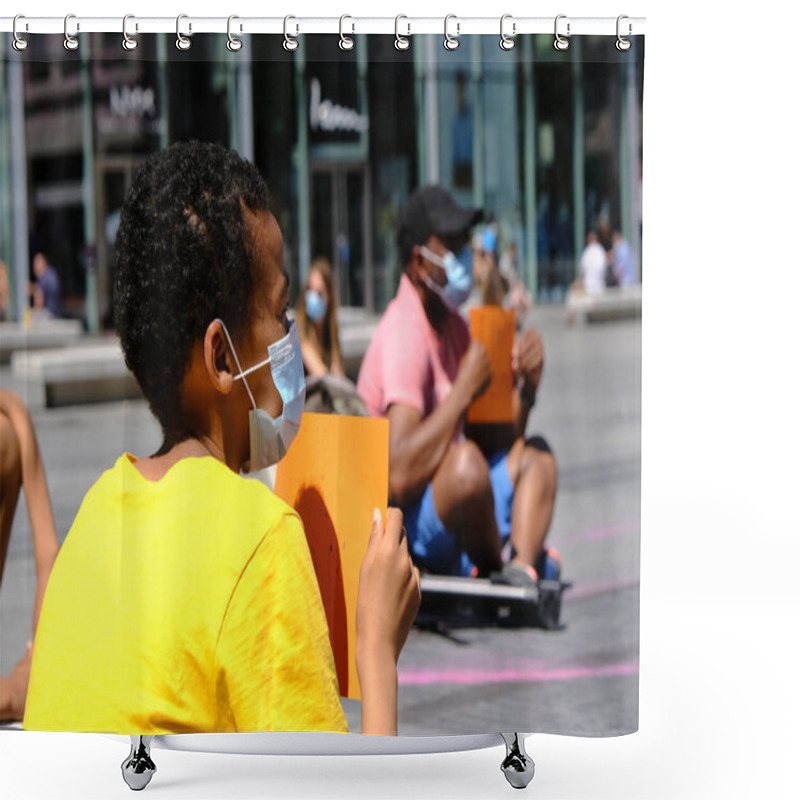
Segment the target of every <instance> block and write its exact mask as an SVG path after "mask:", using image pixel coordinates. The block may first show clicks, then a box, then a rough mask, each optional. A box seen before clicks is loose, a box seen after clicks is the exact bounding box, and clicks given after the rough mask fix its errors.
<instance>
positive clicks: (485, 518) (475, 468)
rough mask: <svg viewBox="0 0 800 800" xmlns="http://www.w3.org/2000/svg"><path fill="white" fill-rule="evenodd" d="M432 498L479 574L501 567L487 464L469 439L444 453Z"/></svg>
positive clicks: (443, 521)
mask: <svg viewBox="0 0 800 800" xmlns="http://www.w3.org/2000/svg"><path fill="white" fill-rule="evenodd" d="M433 502H434V505H435V507H436V513H437V514H438V515H439V519H440V520H441V521H442V524H443V525H444V526H445V527H446V528H447V529H448V530H450V531H452V532H453V533H454V534H455V535H456V536H457V537H458V543H459V545H460V546H461V547H462V548H463V549H464V550H465V551H466V553H467V555H468V556H469V557H470V559H471V560H472V562H473V563H474V564H475V565H476V566H477V567H478V571H479V572H480V573H481V574H487V573H489V572H491V571H493V570H498V569H500V568H501V566H502V562H501V559H500V535H499V533H498V532H497V520H496V519H495V515H494V494H493V493H492V484H491V480H490V477H489V466H488V464H487V463H486V459H485V458H484V457H483V454H482V453H481V451H480V449H479V448H478V446H477V445H475V444H474V443H473V442H471V441H468V440H467V441H464V442H462V443H461V444H459V445H458V446H456V447H453V448H451V449H450V451H449V452H448V454H447V455H446V456H445V458H444V460H443V461H442V463H441V466H440V467H439V469H438V470H437V472H436V475H435V476H434V478H433Z"/></svg>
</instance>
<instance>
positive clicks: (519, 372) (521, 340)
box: [511, 328, 544, 394]
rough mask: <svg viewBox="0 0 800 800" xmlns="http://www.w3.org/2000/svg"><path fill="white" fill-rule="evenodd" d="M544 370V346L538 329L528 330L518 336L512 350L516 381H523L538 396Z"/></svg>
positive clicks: (513, 370) (512, 363) (512, 366)
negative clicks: (537, 391) (537, 392)
mask: <svg viewBox="0 0 800 800" xmlns="http://www.w3.org/2000/svg"><path fill="white" fill-rule="evenodd" d="M543 368H544V346H543V345H542V337H541V336H540V335H539V331H537V330H536V328H526V329H525V330H524V331H522V332H521V333H520V334H519V336H517V338H516V341H515V342H514V347H513V348H512V350H511V371H512V373H513V375H514V380H515V381H517V380H519V379H522V381H523V382H524V383H525V384H526V385H527V387H528V389H529V391H530V392H531V393H532V394H536V390H537V389H538V388H539V381H540V380H541V378H542V369H543Z"/></svg>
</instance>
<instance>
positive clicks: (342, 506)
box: [275, 413, 389, 700]
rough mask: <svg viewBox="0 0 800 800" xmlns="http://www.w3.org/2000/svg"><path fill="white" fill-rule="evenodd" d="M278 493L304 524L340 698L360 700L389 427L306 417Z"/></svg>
mask: <svg viewBox="0 0 800 800" xmlns="http://www.w3.org/2000/svg"><path fill="white" fill-rule="evenodd" d="M275 494H276V495H278V497H280V498H281V499H282V500H284V501H286V502H287V503H288V504H289V505H290V506H292V508H294V509H295V510H296V511H297V513H298V514H299V515H300V518H301V519H302V520H303V527H304V528H305V531H306V539H307V540H308V546H309V549H310V551H311V560H312V561H313V562H314V570H315V572H316V573H317V581H318V582H319V588H320V593H321V595H322V604H323V606H324V607H325V616H326V617H327V620H328V630H329V632H330V637H331V648H332V650H333V658H334V661H335V663H336V674H337V676H338V678H339V694H340V695H341V696H342V697H352V698H354V699H356V700H358V699H360V698H361V687H360V686H359V684H358V673H357V672H356V601H357V599H358V578H359V573H360V570H361V562H362V561H363V559H364V553H366V551H367V543H368V542H369V535H370V531H371V530H372V513H373V509H375V508H378V509H380V512H381V515H382V516H383V517H384V519H385V517H386V507H387V503H388V494H389V421H388V420H386V419H370V418H369V417H346V416H340V415H336V414H311V413H305V414H303V420H302V422H301V424H300V430H299V432H298V434H297V438H296V439H295V441H294V442H293V443H292V446H291V447H290V448H289V452H288V453H287V454H286V456H284V458H283V459H282V460H281V461H280V463H279V464H278V468H277V471H276V475H275Z"/></svg>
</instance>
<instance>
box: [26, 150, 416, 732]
mask: <svg viewBox="0 0 800 800" xmlns="http://www.w3.org/2000/svg"><path fill="white" fill-rule="evenodd" d="M283 252H284V248H283V238H282V236H281V232H280V229H279V228H278V224H277V222H276V221H275V218H274V216H273V215H272V214H271V213H270V209H269V203H268V197H267V187H266V185H265V183H264V181H263V179H262V177H261V176H260V174H259V173H258V171H257V170H256V169H255V167H254V166H253V165H252V164H250V163H248V162H246V161H245V160H243V159H241V158H240V157H239V156H238V155H237V154H235V153H232V152H230V151H228V150H226V149H225V148H223V147H221V146H220V145H216V144H200V143H197V142H192V143H179V144H175V145H173V146H172V147H170V148H168V149H167V150H164V151H161V152H159V153H156V154H154V155H153V156H151V157H150V158H149V159H148V160H147V161H146V162H145V164H144V165H143V166H142V167H141V169H140V170H139V171H138V172H137V174H136V176H135V178H134V181H133V184H132V186H131V189H130V191H129V193H128V195H127V197H126V201H125V204H124V206H123V209H122V215H121V222H120V228H119V233H118V237H117V240H116V246H115V264H114V281H115V283H114V303H115V306H114V311H115V324H116V328H117V332H118V334H119V336H120V340H121V344H122V349H123V352H124V354H125V360H126V363H127V365H128V367H129V368H130V369H131V371H132V372H133V373H134V375H135V376H136V379H137V380H138V382H139V385H140V386H141V389H142V392H143V394H144V396H145V398H146V399H147V401H148V403H149V405H150V409H151V410H152V412H153V414H154V415H155V417H156V419H157V420H158V422H159V424H160V426H161V429H162V432H163V444H162V445H161V447H160V449H159V450H158V451H157V452H156V453H155V454H153V455H152V456H149V457H147V458H142V459H137V458H135V457H133V456H132V455H129V454H127V453H125V454H123V455H122V456H121V457H120V458H119V460H118V461H117V462H116V464H115V465H114V466H113V467H112V468H111V469H109V470H108V471H106V472H105V473H104V474H103V475H102V476H101V477H100V479H99V480H98V481H97V483H95V485H94V486H93V487H92V488H91V489H90V490H89V492H88V494H87V495H86V497H85V498H84V500H83V503H82V505H81V508H80V510H79V512H78V515H77V517H76V519H75V522H74V523H73V526H72V528H71V530H70V532H69V533H68V534H67V538H66V541H65V542H64V546H63V548H62V550H61V553H60V555H59V557H58V559H57V560H56V564H55V567H54V569H53V574H52V576H51V579H50V582H49V585H48V588H47V593H46V595H45V600H44V605H43V608H42V614H41V619H40V624H39V631H38V634H37V638H36V642H35V644H34V653H33V665H32V668H31V679H30V687H29V694H28V705H27V709H26V711H25V720H24V727H25V728H27V729H34V730H70V731H106V732H116V733H125V734H146V735H151V734H157V733H179V732H181V733H188V732H210V731H314V730H322V731H346V730H347V723H346V720H345V717H344V714H343V711H342V706H341V702H340V699H339V693H338V682H337V676H336V672H335V667H334V661H333V654H332V652H331V646H330V641H329V636H328V628H327V624H326V620H325V613H324V610H323V607H322V601H321V598H320V592H319V587H318V584H317V581H316V576H315V573H314V567H313V564H312V562H311V557H310V554H309V549H308V544H307V542H306V538H305V535H304V531H303V526H302V522H301V521H300V518H299V516H298V515H297V514H296V513H295V512H294V511H293V510H292V509H291V508H290V507H289V506H288V505H286V504H285V503H284V502H283V501H282V500H280V499H279V498H277V497H276V496H275V495H273V494H272V492H271V491H270V490H269V489H268V488H267V487H266V486H265V485H264V484H263V483H261V482H260V481H257V480H247V479H245V478H243V477H242V476H241V475H240V474H239V473H240V470H243V469H249V470H258V469H261V468H263V467H266V466H269V465H271V464H274V463H275V462H277V461H278V460H279V459H280V457H281V456H282V455H283V454H284V453H285V452H286V450H287V449H288V447H289V446H290V444H291V442H292V439H293V437H294V435H295V433H296V432H297V429H298V428H299V424H300V417H301V415H302V409H303V394H304V378H303V369H302V361H301V356H300V345H299V341H298V338H297V332H296V329H295V328H294V326H293V325H292V324H291V323H290V322H289V319H288V318H287V316H286V309H287V306H288V302H289V276H288V273H287V271H286V268H285V266H284V261H283ZM321 446H324V443H321ZM418 604H419V578H418V575H417V574H416V573H415V571H414V569H413V567H412V564H411V561H410V558H409V556H408V552H407V549H406V545H405V539H404V532H403V529H402V517H401V515H400V513H399V512H398V511H397V510H396V509H390V512H389V513H388V514H387V517H386V524H385V526H384V525H383V522H382V520H381V519H380V514H377V517H376V520H375V523H374V525H373V529H372V535H371V538H370V542H369V545H368V548H367V552H366V555H365V557H364V561H363V565H362V568H361V579H360V588H359V595H358V606H357V623H356V634H357V656H356V666H357V669H358V675H359V678H360V683H361V689H362V731H363V732H365V733H379V734H394V733H396V728H397V666H396V665H397V658H398V655H399V653H400V650H401V648H402V646H403V644H404V642H405V639H406V636H407V634H408V630H409V628H410V626H411V624H412V622H413V619H414V616H415V614H416V609H417V608H418Z"/></svg>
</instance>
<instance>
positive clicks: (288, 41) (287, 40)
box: [283, 14, 300, 53]
mask: <svg viewBox="0 0 800 800" xmlns="http://www.w3.org/2000/svg"><path fill="white" fill-rule="evenodd" d="M290 19H297V17H293V16H292V15H291V14H290V15H289V16H288V17H284V18H283V49H284V50H288V51H289V52H290V53H291V52H293V51H295V50H297V48H298V45H299V43H298V41H297V39H293V38H292V37H291V36H289V34H288V32H287V30H286V26H287V25H288V24H289V20H290ZM299 30H300V28H299V26H295V33H297V32H298V31H299Z"/></svg>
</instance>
